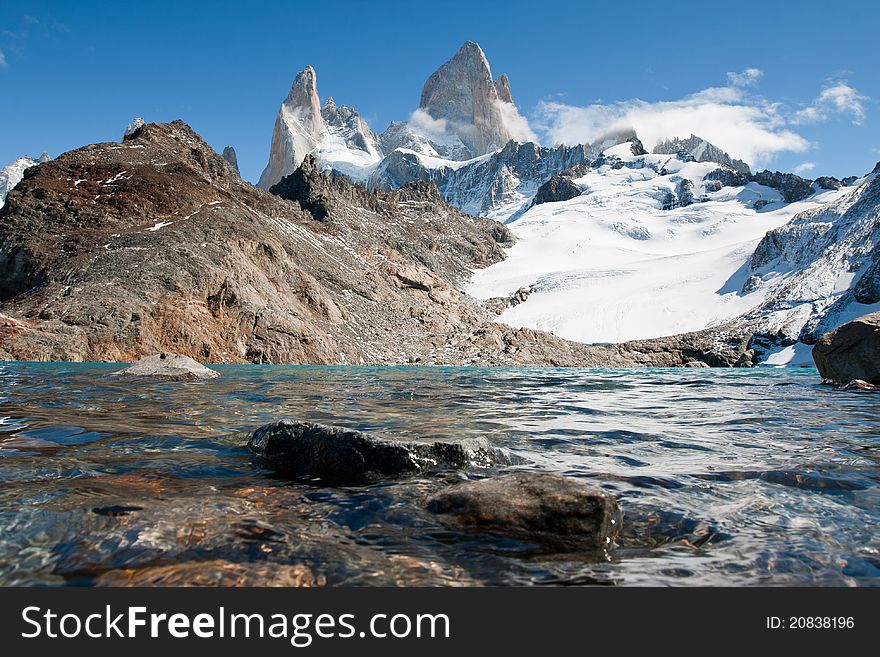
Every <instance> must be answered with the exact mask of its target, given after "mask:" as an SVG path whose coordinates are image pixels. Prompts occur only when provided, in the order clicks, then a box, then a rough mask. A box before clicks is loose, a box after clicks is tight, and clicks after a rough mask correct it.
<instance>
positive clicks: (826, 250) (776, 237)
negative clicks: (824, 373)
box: [741, 173, 880, 362]
mask: <svg viewBox="0 0 880 657" xmlns="http://www.w3.org/2000/svg"><path fill="white" fill-rule="evenodd" d="M841 192H842V193H840V194H839V195H838V198H836V199H835V200H834V201H833V202H831V203H827V204H824V205H821V206H820V207H817V208H813V209H809V210H805V211H803V212H801V213H799V214H797V215H796V216H795V217H794V218H793V219H792V220H791V221H790V222H789V223H787V224H786V225H784V226H781V227H779V228H777V229H775V230H772V231H770V232H768V233H767V235H766V236H765V237H764V238H763V239H762V240H761V242H760V243H759V244H758V246H757V247H756V249H755V252H754V254H753V255H752V257H751V259H750V260H749V262H748V278H747V279H746V281H745V283H744V284H743V290H742V292H741V293H748V292H749V291H751V290H756V289H758V290H760V289H765V290H766V291H767V293H766V298H765V300H764V302H763V303H761V304H760V305H759V306H757V307H756V308H755V309H754V310H752V311H751V312H749V313H747V314H746V316H745V319H747V320H752V321H757V322H758V323H759V325H760V326H759V334H760V337H761V338H762V339H761V341H760V342H759V344H758V345H757V346H758V351H759V352H760V354H759V355H760V356H761V357H762V358H771V361H776V360H780V359H784V358H786V357H788V358H789V359H792V358H795V357H796V356H800V360H801V361H806V362H809V361H808V360H807V359H808V351H809V350H808V349H807V348H806V346H807V345H812V344H815V343H816V341H817V340H818V339H819V338H820V337H821V336H822V334H823V333H826V332H828V331H830V330H831V329H833V328H835V327H837V326H840V325H841V324H843V323H845V322H847V321H850V320H851V319H854V318H856V317H859V316H861V315H864V314H867V313H869V312H872V311H874V310H877V309H880V283H878V281H880V275H878V272H880V175H878V174H876V173H872V174H869V175H868V176H866V177H864V178H862V179H859V180H857V181H854V183H853V185H852V189H849V188H843V189H842V190H841Z"/></svg>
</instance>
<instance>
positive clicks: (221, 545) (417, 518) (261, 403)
mask: <svg viewBox="0 0 880 657" xmlns="http://www.w3.org/2000/svg"><path fill="white" fill-rule="evenodd" d="M114 369H118V366H113V365H98V364H66V363H65V364H24V363H0V584H42V585H46V584H48V585H70V584H74V585H91V584H125V583H134V584H139V583H150V584H151V583H180V582H186V581H198V582H203V583H204V582H219V583H224V584H231V583H243V584H260V583H263V584H269V583H273V582H275V583H284V584H290V583H301V584H310V583H314V584H326V585H447V584H448V585H453V584H455V585H458V584H463V585H485V584H493V585H497V584H501V585H506V584H513V585H521V584H609V585H646V584H661V585H709V584H712V585H768V584H769V585H817V584H822V585H878V584H880V532H878V525H880V396H878V395H877V394H876V393H871V392H858V391H847V392H843V391H838V390H835V389H833V388H831V387H828V386H823V385H820V384H819V379H818V375H817V374H816V372H815V371H814V370H811V369H755V370H708V369H681V370H587V369H529V368H513V369H488V368H415V367H413V368H354V367H294V366H223V367H218V368H217V369H219V371H220V372H221V374H222V376H221V378H219V379H216V380H213V381H207V382H198V383H171V382H158V381H149V380H141V381H131V380H125V381H122V380H118V379H115V378H113V377H108V376H107V375H108V374H109V373H110V372H112V371H113V370H114ZM282 418H294V419H307V420H314V421H319V422H325V423H329V424H338V425H343V426H346V427H351V428H356V429H361V430H366V431H381V432H383V433H385V434H387V435H391V436H394V437H400V438H406V439H418V438H432V437H447V438H456V437H463V436H485V437H488V438H489V439H491V440H492V441H493V442H495V443H496V444H497V445H498V446H500V447H503V448H505V449H508V450H510V451H511V452H514V453H516V454H518V455H519V456H522V457H524V458H525V459H527V460H528V462H529V465H527V466H521V467H528V468H535V469H542V470H549V471H554V472H559V473H562V474H565V475H568V476H572V477H581V478H583V479H585V480H587V481H589V482H590V483H592V484H594V485H597V486H600V487H602V488H604V489H606V490H608V491H610V492H612V493H613V494H614V495H616V496H617V498H618V500H619V501H620V504H621V507H622V509H623V511H624V531H623V534H622V536H621V538H620V539H619V541H618V545H617V546H616V547H615V548H614V549H613V550H612V551H611V552H610V554H609V555H608V558H604V559H603V558H598V559H597V558H596V556H595V555H579V554H551V553H547V552H545V551H542V550H540V549H536V548H535V546H533V545H529V544H525V543H520V542H517V541H512V540H508V539H503V538H499V537H495V536H489V535H481V534H475V533H468V532H463V531H459V530H457V529H455V528H454V527H450V526H448V525H446V524H444V522H443V519H442V518H438V517H436V516H433V515H431V514H430V513H428V512H427V511H426V510H425V509H424V500H425V497H426V496H427V495H428V494H429V493H430V492H431V491H433V490H436V489H437V487H438V486H441V485H446V484H448V483H450V481H453V480H454V479H455V478H456V477H460V476H464V475H460V474H450V473H445V474H439V475H438V474H435V475H424V476H419V477H415V478H408V479H400V480H397V481H390V482H384V483H379V484H375V485H372V486H365V487H358V488H326V487H321V486H310V485H306V484H303V483H293V482H288V481H284V480H283V479H279V478H276V477H273V476H272V475H271V474H270V473H268V472H266V471H264V470H261V469H260V468H259V467H257V466H256V465H255V464H254V463H252V461H251V459H250V458H249V455H248V452H247V450H246V449H245V448H244V442H243V440H242V438H241V436H240V435H238V436H236V435H230V434H234V433H235V432H242V431H248V430H252V429H254V428H256V427H258V426H260V425H262V424H265V423H267V422H270V421H274V420H277V419H282ZM482 474H485V473H481V472H473V473H468V474H467V476H481V475H482Z"/></svg>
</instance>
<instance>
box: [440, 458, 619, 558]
mask: <svg viewBox="0 0 880 657" xmlns="http://www.w3.org/2000/svg"><path fill="white" fill-rule="evenodd" d="M428 509H429V510H430V511H433V512H434V513H440V514H446V515H449V516H451V517H453V518H454V519H455V520H456V521H457V522H458V523H460V524H462V525H465V526H468V527H471V528H474V529H481V530H486V531H489V532H492V533H497V534H501V535H505V536H510V537H512V538H517V539H521V540H525V541H528V542H534V543H538V544H544V545H552V546H554V547H561V548H564V549H583V548H604V547H607V546H609V545H610V544H611V541H613V540H614V538H615V537H616V536H617V534H618V533H619V531H620V526H621V514H620V509H619V507H618V506H617V502H616V500H615V499H614V498H613V497H612V496H611V495H609V494H608V493H605V492H603V491H601V490H599V489H597V488H592V487H590V486H588V485H586V484H584V483H582V482H581V481H579V480H577V479H572V478H569V477H562V476H560V475H556V474H549V473H538V472H514V473H511V474H506V475H502V476H500V477H492V478H490V479H481V480H478V481H469V482H465V483H461V484H457V485H453V486H451V487H450V488H448V489H446V490H443V491H440V492H439V493H436V494H435V495H432V496H431V497H430V498H429V499H428Z"/></svg>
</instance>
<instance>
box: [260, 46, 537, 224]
mask: <svg viewBox="0 0 880 657" xmlns="http://www.w3.org/2000/svg"><path fill="white" fill-rule="evenodd" d="M528 139H534V135H532V133H531V132H530V131H529V129H528V124H527V123H526V122H525V120H524V119H523V118H522V117H521V116H520V115H519V112H518V111H517V109H516V106H515V105H514V104H513V97H512V95H511V92H510V81H509V80H508V79H507V77H506V76H503V75H502V76H499V77H498V78H497V79H494V78H493V77H492V71H491V69H490V67H489V62H488V60H487V59H486V56H485V54H484V53H483V51H482V49H481V48H480V47H479V46H478V45H477V44H475V43H473V42H470V41H468V42H466V43H465V44H464V45H463V46H462V47H461V48H460V49H459V51H458V52H457V53H456V54H455V56H453V57H452V59H450V60H449V61H448V62H446V63H445V64H443V66H441V67H440V68H439V69H437V70H436V71H435V72H434V73H433V74H431V76H430V77H429V78H428V80H427V82H426V83H425V86H424V88H423V90H422V95H421V101H420V104H419V107H418V109H416V110H415V111H414V112H413V113H412V115H411V116H410V118H409V120H408V121H405V122H400V121H396V122H392V123H391V125H389V126H388V129H387V130H386V131H385V132H384V133H383V134H382V135H381V136H377V135H376V134H374V133H373V131H372V130H371V129H370V128H369V126H368V125H367V124H366V122H365V121H364V120H363V119H362V118H361V117H360V115H359V114H358V113H357V112H356V111H355V110H353V109H351V108H349V107H345V106H342V105H340V106H337V105H336V103H335V102H334V101H333V99H332V98H328V99H327V102H326V103H325V105H324V107H323V108H321V105H320V98H319V95H318V85H317V75H316V73H315V70H314V69H313V68H312V67H311V66H309V67H307V68H306V69H304V70H303V71H301V72H300V73H299V74H298V75H297V76H296V79H295V80H294V82H293V85H292V87H291V90H290V93H289V94H288V96H287V98H286V99H285V101H284V102H283V103H282V105H281V108H280V109H279V111H278V115H277V117H276V120H275V128H274V132H273V134H272V144H271V147H270V154H269V163H268V164H267V166H266V169H265V170H264V171H263V174H262V175H261V176H260V181H259V186H260V187H263V188H266V189H268V188H269V187H271V186H272V185H274V184H275V183H276V182H278V181H279V180H281V178H283V177H284V176H286V175H289V174H290V173H292V172H293V171H294V170H295V169H296V167H298V166H299V164H300V163H301V162H302V160H303V158H305V156H306V155H307V154H310V153H311V154H313V155H314V156H315V157H316V159H317V161H318V166H319V167H320V168H321V170H323V171H328V170H333V171H336V172H338V173H342V174H344V175H345V176H347V177H348V178H350V179H352V180H354V181H356V182H361V183H366V182H367V181H370V182H369V184H370V185H371V186H374V187H383V188H386V189H390V188H395V187H399V186H400V185H402V184H406V183H407V182H411V181H414V180H433V179H441V178H444V177H445V175H446V174H445V173H443V172H440V173H434V172H432V170H435V169H444V170H445V171H449V170H453V169H457V168H458V167H459V166H460V163H462V162H468V163H471V162H472V161H473V160H475V159H476V158H479V157H480V156H483V155H486V154H490V153H494V152H496V151H499V150H501V149H503V148H504V147H505V146H506V145H507V144H508V143H509V142H511V141H514V142H516V140H528ZM386 160H387V161H386ZM413 167H414V168H415V169H416V170H415V171H413V172H412V173H408V174H407V173H404V169H409V168H413ZM538 184H540V183H538ZM483 187H484V188H486V189H489V188H490V187H491V184H486V185H484V186H483ZM490 205H492V204H491V203H489V204H486V207H487V208H488V207H489V206H490Z"/></svg>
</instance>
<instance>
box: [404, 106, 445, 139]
mask: <svg viewBox="0 0 880 657" xmlns="http://www.w3.org/2000/svg"><path fill="white" fill-rule="evenodd" d="M409 125H410V127H411V128H412V129H413V131H414V132H416V133H417V134H420V135H424V136H425V137H427V138H428V139H439V138H442V137H445V136H447V135H448V132H447V129H446V128H447V126H446V119H435V118H434V117H433V116H431V115H430V114H428V113H427V112H426V111H425V110H423V109H421V108H419V109H417V110H416V111H415V112H413V113H412V114H411V115H410V117H409Z"/></svg>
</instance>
